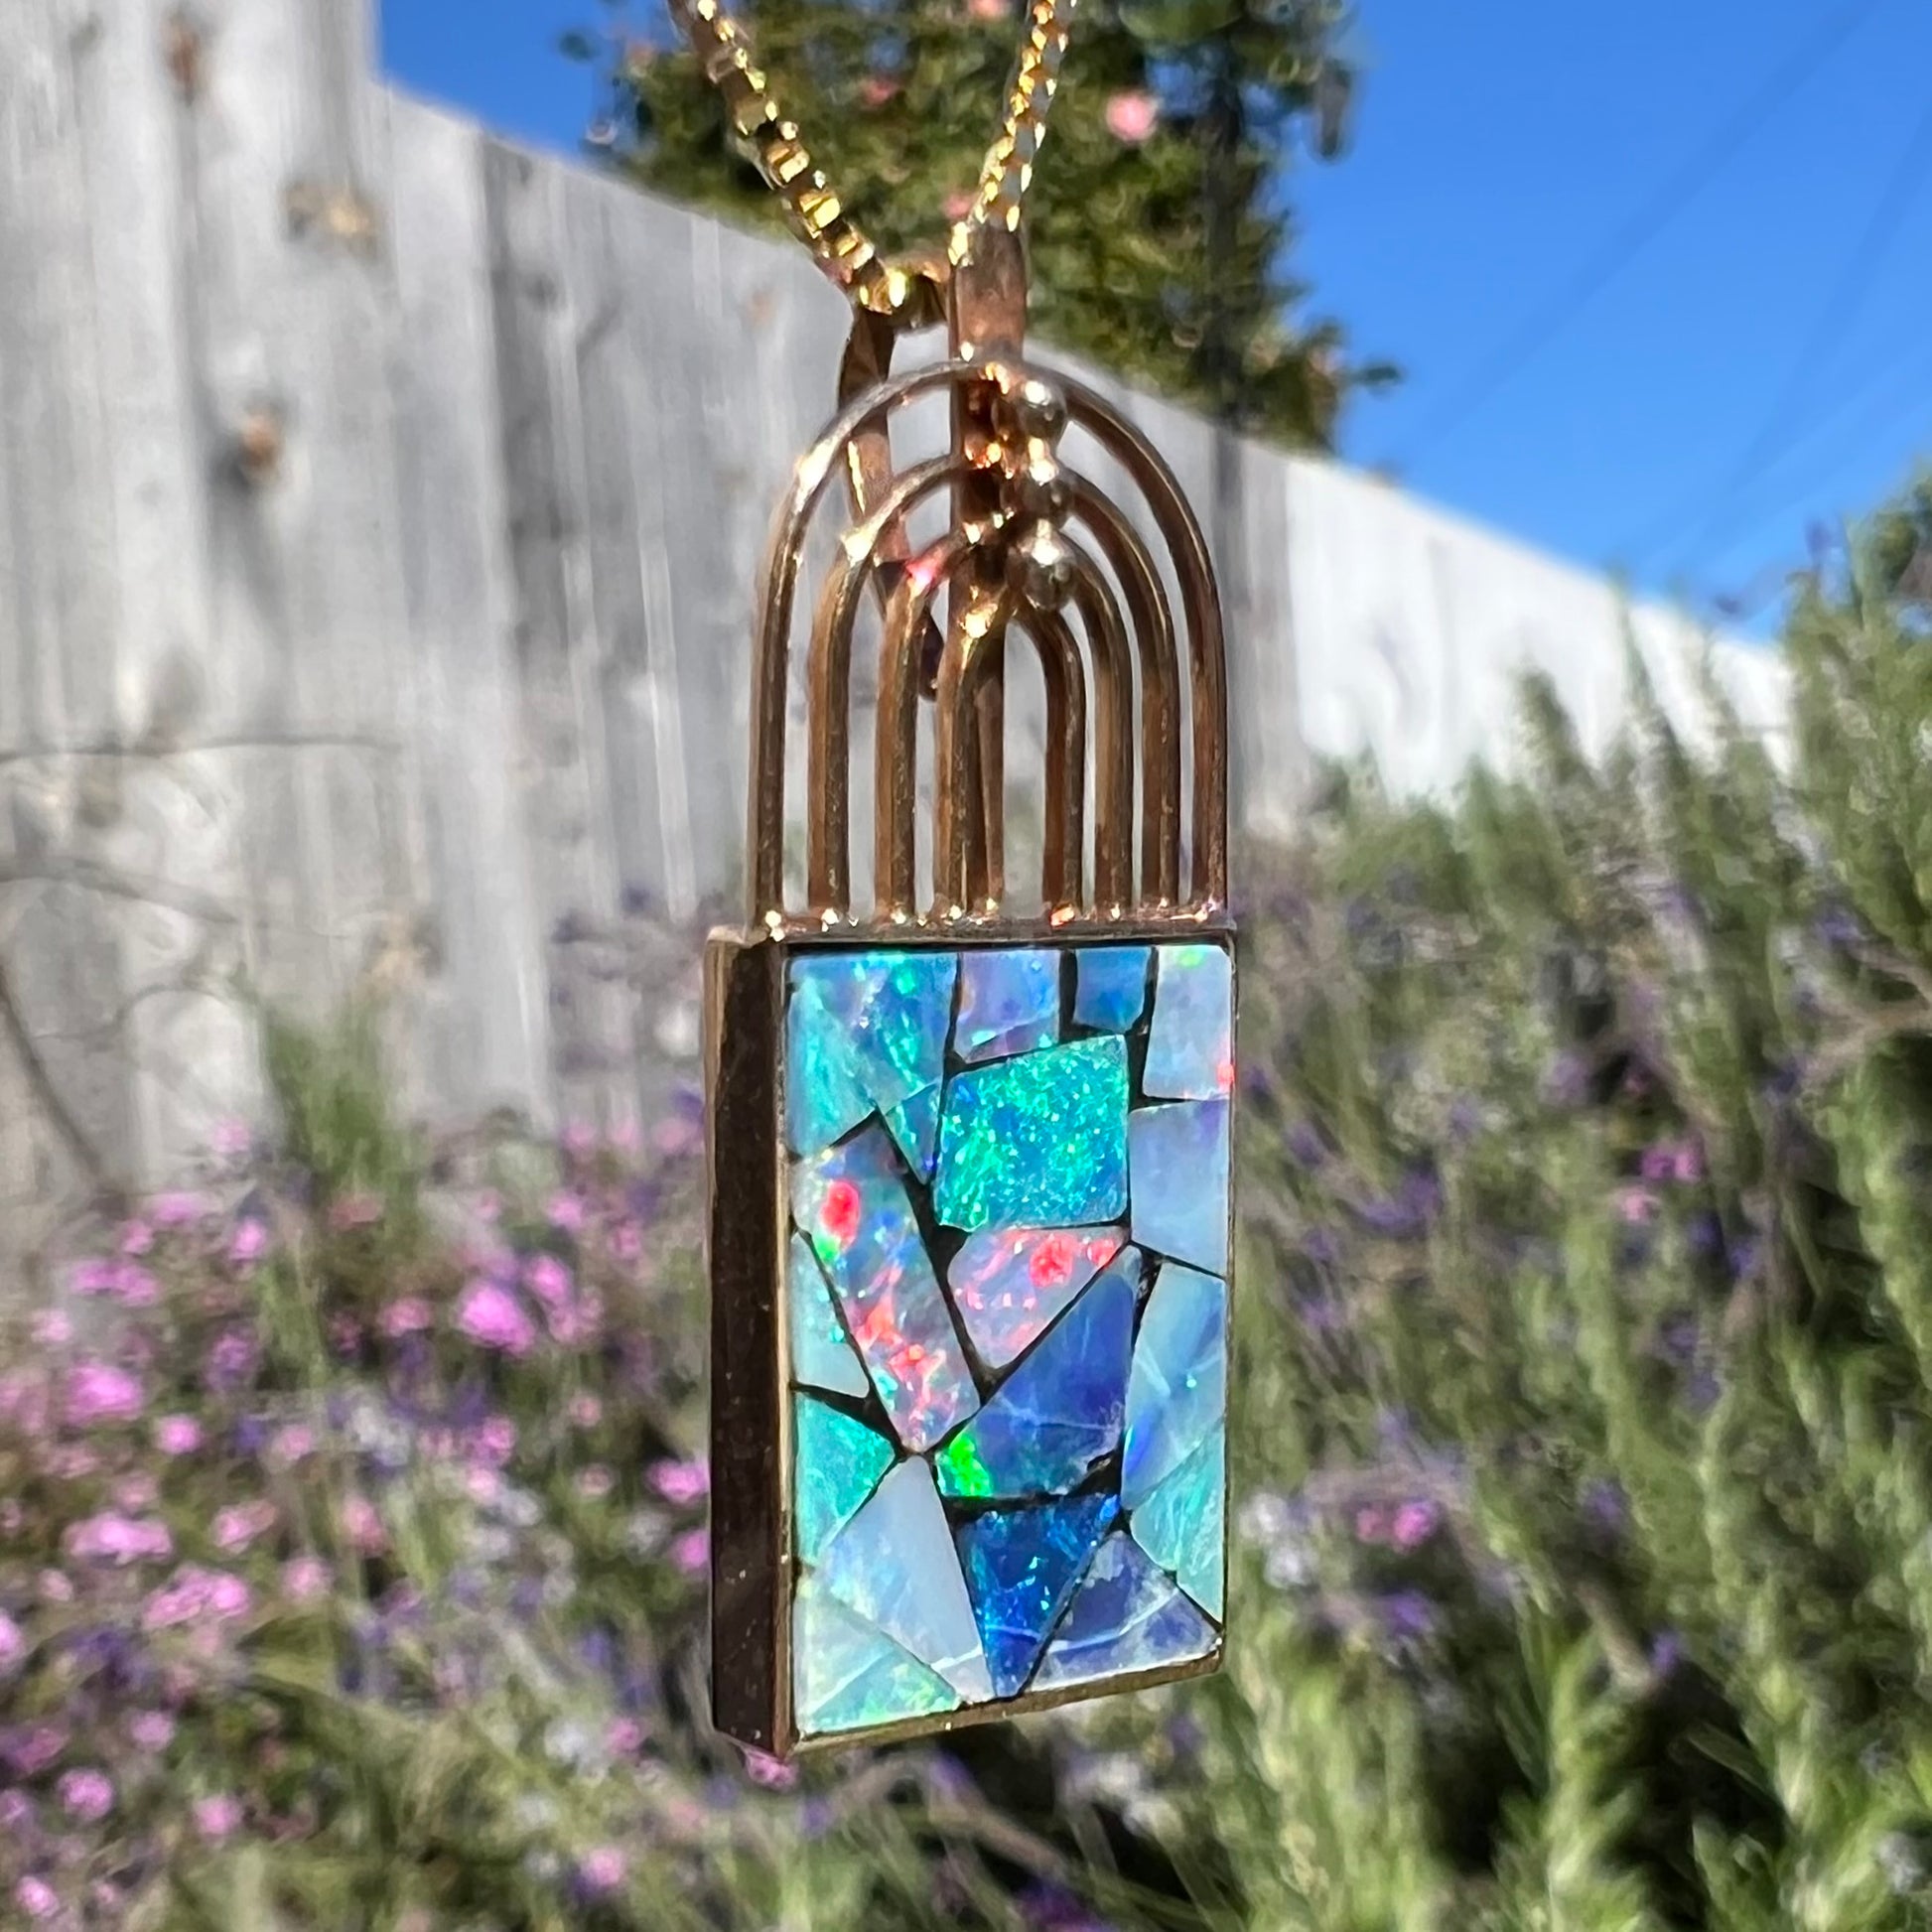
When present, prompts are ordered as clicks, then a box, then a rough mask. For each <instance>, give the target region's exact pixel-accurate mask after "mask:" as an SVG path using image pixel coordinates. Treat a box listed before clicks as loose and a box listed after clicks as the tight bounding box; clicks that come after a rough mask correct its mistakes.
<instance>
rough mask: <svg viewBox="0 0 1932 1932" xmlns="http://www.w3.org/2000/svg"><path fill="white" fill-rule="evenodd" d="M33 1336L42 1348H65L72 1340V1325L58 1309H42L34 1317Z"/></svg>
mask: <svg viewBox="0 0 1932 1932" xmlns="http://www.w3.org/2000/svg"><path fill="white" fill-rule="evenodd" d="M33 1336H34V1339H35V1340H36V1341H37V1342H39V1343H40V1344H41V1346H42V1347H43V1348H65V1347H66V1346H67V1345H68V1343H69V1342H70V1341H71V1340H72V1339H73V1323H72V1321H70V1320H69V1318H68V1316H67V1315H65V1314H63V1313H62V1312H61V1311H60V1310H59V1309H43V1310H42V1311H40V1313H39V1314H37V1315H35V1317H34V1326H33Z"/></svg>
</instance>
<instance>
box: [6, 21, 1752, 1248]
mask: <svg viewBox="0 0 1932 1932" xmlns="http://www.w3.org/2000/svg"><path fill="white" fill-rule="evenodd" d="M371 46H372V25H371V21H370V18H369V11H368V6H367V0H193V4H183V5H179V6H177V5H175V4H174V3H173V0H8V7H7V35H6V48H5V52H4V54H3V55H0V1252H6V1251H8V1250H12V1251H16V1252H17V1251H19V1250H20V1249H21V1248H23V1247H25V1246H27V1245H29V1244H31V1242H32V1241H33V1240H34V1239H35V1238H36V1235H37V1233H38V1231H39V1230H40V1229H42V1228H43V1227H44V1226H45V1225H46V1223H47V1221H48V1218H49V1217H50V1216H51V1215H52V1214H54V1213H55V1212H57V1211H58V1209H59V1207H60V1204H61V1203H62V1202H64V1201H66V1200H69V1199H70V1198H72V1197H73V1196H74V1195H75V1194H76V1193H77V1192H79V1191H80V1190H82V1189H84V1188H85V1187H86V1186H88V1185H89V1184H91V1183H93V1182H96V1181H99V1180H103V1179H105V1180H109V1181H121V1182H128V1183H132V1184H137V1185H138V1184H141V1183H143V1182H145V1181H148V1180H150V1179H153V1178H155V1177H158V1176H159V1175H161V1174H163V1173H168V1172H169V1171H171V1170H172V1169H174V1168H175V1167H176V1166H177V1165H178V1164H179V1163H181V1162H183V1161H184V1160H186V1159H187V1158H188V1157H189V1155H190V1154H191V1152H192V1151H193V1150H195V1149H196V1148H198V1147H200V1146H201V1145H203V1144H204V1143H205V1141H206V1139H207V1134H208V1132H209V1130H210V1128H211V1126H212V1124H213V1123H214V1122H215V1121H216V1120H217V1119H218V1118H220V1117H222V1116H226V1115H231V1114H237V1113H240V1114H246V1113H247V1112H248V1111H249V1109H250V1108H251V1106H252V1105H253V1104H254V1100H255V1081H256V1075H255V1064H256V1059H255V1049H254V1024H253V1015H254V1013H255V1011H256V1002H257V1001H259V1000H262V999H267V1000H273V1001H286V1002H293V1003H297V1004H300V1005H302V1006H305V1007H308V1008H311V1009H315V1008H319V1007H321V1006H323V1005H325V1004H326V1003H328V1002H329V1001H331V1000H334V999H337V998H339V997H340V996H341V995H342V994H343V993H344V992H345V989H347V988H349V987H351V986H352V985H355V984H356V983H358V982H367V981H371V980H373V981H376V982H380V983H382V984H384V985H386V987H387V988H388V990H389V991H390V993H391V994H392V995H393V998H394V1001H395V1006H396V1011H397V1013H398V1014H399V1015H400V1016H401V1022H402V1024H401V1025H400V1027H399V1037H400V1039H401V1041H402V1046H403V1062H404V1066H405V1071H406V1077H407V1078H408V1080H409V1081H410V1083H411V1085H412V1088H413V1093H414V1098H415V1099H416V1101H417V1102H418V1103H419V1104H420V1105H421V1106H422V1107H423V1108H424V1109H425V1110H427V1111H430V1112H433V1113H439V1114H442V1115H445V1116H452V1115H456V1116H461V1115H469V1114H475V1113H478V1112H481V1111H483V1110H484V1109H486V1108H489V1107H491V1106H494V1105H497V1104H499V1103H508V1104H512V1105H516V1106H519V1107H521V1108H524V1109H527V1110H529V1111H530V1112H532V1113H533V1114H535V1115H536V1116H538V1117H540V1118H554V1117H556V1116H558V1115H560V1114H567V1115H583V1116H587V1117H590V1118H593V1119H601V1120H603V1121H605V1122H606V1123H612V1124H615V1123H617V1122H621V1121H624V1120H633V1119H637V1118H640V1117H641V1116H643V1115H646V1114H647V1113H648V1112H649V1110H650V1109H651V1107H652V1106H653V1104H654V1100H655V1096H656V1093H657V1090H658V1085H659V1083H661V1081H662V1080H663V1079H664V1078H665V1077H667V1076H666V1072H665V1069H666V1068H667V1067H676V1066H677V1065H679V1064H680V1063H683V1062H686V1061H688V1059H689V1057H690V1054H691V1052H692V1049H693V1046H694V1043H695V1041H694V1035H695V1020H694V1013H693V1009H692V1006H691V1002H690V994H691V990H692V988H691V981H690V972H689V962H688V960H687V959H686V957H685V950H686V949H685V946H684V942H683V938H682V933H683V931H684V928H685V923H686V922H687V921H688V920H689V918H690V917H691V916H692V915H693V914H694V913H695V912H696V911H698V910H699V909H700V908H701V907H702V906H703V904H704V903H705V902H707V901H708V900H709V899H711V898H713V897H715V896H717V895H718V894H720V892H721V891H722V890H724V889H726V888H727V887H728V885H729V884H730V882H731V879H732V876H733V873H734V869H735V866H736V863H737V854H738V848H739V839H740V824H741V814H742V802H741V801H742V798H743V795H744V745H745V730H744V718H745V711H746V702H747V689H746V668H747V661H748V660H747V651H746V645H745V636H746V629H747V616H748V610H749V590H750V581H751V574H752V571H753V569H754V567H755V562H756V559H757V556H758V553H759V547H760V543H761V538H762V534H763V529H764V525H765V522H766V518H767V515H768V511H769V506H770V504H771V503H772V501H773V500H774V498H775V495H776V493H777V491H778V488H779V486H780V484H781V483H782V481H783V478H784V476H785V474H786V471H787V468H788V465H789V462H790V460H791V457H792V455H793V453H794V452H795V451H797V450H798V449H799V448H801V447H802V446H803V445H804V444H805V443H806V442H807V441H808V440H809V439H810V438H811V437H812V435H813V434H814V433H815V432H816V431H817V429H818V428H819V427H820V426H821V423H822V420H823V418H824V416H825V415H826V414H827V400H828V397H829V393H830V385H831V374H832V369H833V366H834V359H835V356H836V353H837V349H838V347H839V344H840V341H841V337H842V322H843V317H842V313H841V307H840V304H839V302H838V300H837V298H836V297H835V296H834V295H833V294H832V293H831V292H830V291H828V290H827V289H825V288H824V287H823V286H822V285H821V284H820V283H819V282H818V280H817V278H816V276H815V275H814V273H813V271H812V270H811V269H810V268H809V266H807V265H805V264H804V263H803V262H801V261H800V260H799V258H798V256H797V255H796V254H795V253H794V252H791V251H788V250H786V249H783V248H780V247H773V246H769V245H767V244H765V243H763V242H761V241H759V240H756V239H750V238H747V237H745V236H742V235H740V234H737V233H734V232H731V231H729V230H726V229H723V228H721V227H719V226H717V225H716V224H714V223H712V222H709V221H706V220H701V219H698V218H695V217H693V216H691V215H689V214H686V213H684V212H681V211H680V210H678V209H676V208H672V207H665V206H662V205H660V204H656V203H653V202H651V201H649V200H646V199H644V198H642V197H639V196H637V195H636V194H634V193H631V192H629V191H627V190H626V189H624V188H623V187H622V186H621V185H619V184H617V183H615V182H612V181H608V180H605V179H601V178H599V177H598V176H596V175H595V174H593V173H590V172H587V171H584V170H580V169H577V168H573V167H571V166H569V165H567V164H565V163H562V162H559V161H555V160H550V159H545V158H540V157H537V156H533V155H530V154H527V153H524V152H521V151H519V150H517V149H515V148H513V147H510V146H508V145H506V144H504V143H502V142H499V141H495V140H492V139H491V138H489V137H488V136H487V135H486V134H484V133H483V132H482V131H481V130H479V129H478V128H476V127H474V126H471V125H469V124H467V123H466V122H464V121H462V120H460V119H457V118H455V117H453V116H451V115H449V114H446V113H442V112H439V111H437V110H435V109H432V108H429V107H426V106H423V105H421V104H419V103H417V102H415V101H411V100H407V99H403V98H400V97H398V96H396V95H395V94H393V93H392V92H390V91H389V90H388V89H387V88H385V87H384V86H382V85H381V84H380V83H379V81H377V80H376V79H375V78H374V77H373V72H372V67H371ZM1131 407H1132V413H1133V414H1134V415H1135V416H1136V417H1137V418H1138V419H1139V420H1140V421H1141V422H1142V423H1143V425H1144V426H1145V427H1147V428H1149V429H1150V430H1151V431H1152V433H1153V434H1154V435H1155V437H1156V439H1157V440H1158V441H1159V442H1160V443H1161V444H1162V445H1163V447H1164V448H1165V449H1166V451H1167V453H1168V454H1169V456H1170V458H1171V460H1172V461H1173V464H1174V467H1175V469H1176V470H1177V471H1178V473H1179V474H1180V476H1181V479H1182V481H1183V482H1184V483H1186V484H1187V485H1188V486H1189V488H1190V489H1191V490H1192V491H1193V492H1194V494H1195V496H1196V500H1197V501H1198V502H1199V503H1200V504H1201V505H1202V507H1203V509H1204V510H1205V511H1206V512H1207V513H1208V520H1209V522H1210V526H1211V534H1212V535H1213V538H1214V540H1215V544H1216V548H1217V550H1218V552H1219V555H1220V561H1221V566H1222V570H1223V574H1224V578H1225V585H1226V592H1227V601H1228V604H1229V608H1230V615H1231V620H1232V632H1233V637H1234V639H1235V649H1236V656H1235V661H1234V665H1233V672H1232V677H1233V688H1234V692H1235V706H1234V710H1235V719H1236V736H1235V743H1234V746H1233V756H1234V770H1235V781H1236V813H1237V818H1238V821H1239V822H1240V824H1241V825H1242V826H1244V827H1246V828H1248V829H1251V830H1258V831H1274V830H1281V829H1285V828H1286V827H1288V826H1289V825H1290V824H1292V822H1293V819H1294V815H1295V811H1296V806H1297V802H1298V799H1299V798H1300V796H1301V795H1302V791H1303V787H1304V785H1305V783H1306V779H1307V773H1308V770H1309V760H1310V757H1311V753H1315V752H1354V751H1362V750H1367V751H1372V752H1375V753H1377V754H1378V755H1379V756H1380V757H1381V759H1382V760H1383V763H1384V766H1385V769H1386V770H1387V772H1388V773H1389V775H1390V777H1391V779H1392V780H1393V781H1395V782H1397V783H1399V784H1404V785H1428V786H1434V785H1442V784H1447V783H1449V782H1450V781H1452V779H1453V778H1454V777H1455V775H1456V774H1457V772H1458V771H1459V770H1460V769H1461V768H1462V766H1463V764H1464V763H1465V761H1466V760H1467V759H1468V758H1469V757H1470V756H1471V755H1473V754H1475V753H1477V752H1479V751H1480V752H1490V753H1494V752H1497V751H1499V750H1500V749H1502V748H1501V746H1500V744H1499V742H1498V735H1499V733H1501V732H1502V731H1503V730H1504V725H1503V721H1504V720H1505V718H1506V716H1507V710H1508V689H1509V680H1510V678H1511V676H1512V675H1513V673H1514V670H1515V669H1516V668H1517V667H1519V666H1521V665H1522V664H1524V663H1539V664H1542V665H1544V666H1546V667H1548V668H1549V669H1550V670H1551V671H1552V672H1553V673H1554V674H1555V676H1556V678H1557V681H1558V683H1559V685H1560V687H1561V688H1562V689H1563V691H1564V692H1565V694H1566V696H1567V697H1568V699H1569V701H1570V702H1571V704H1572V706H1573V708H1574V710H1575V712H1576V714H1577V716H1578V717H1579V719H1580V721H1581V723H1582V726H1583V728H1584V731H1585V733H1586V735H1587V736H1588V737H1590V738H1600V737H1601V736H1602V735H1603V733H1604V732H1605V731H1606V730H1607V729H1608V728H1609V725H1610V722H1611V720H1612V718H1613V716H1614V713H1615V710H1616V705H1617V701H1618V696H1619V693H1620V690H1621V686H1622V679H1623V669H1622V643H1623V634H1624V633H1623V624H1624V614H1623V613H1622V612H1621V611H1620V609H1619V607H1618V604H1617V601H1616V599H1615V598H1614V597H1613V595H1612V594H1611V592H1610V590H1609V588H1608V587H1607V586H1606V585H1604V584H1602V583H1600V582H1597V581H1595V580H1592V579H1590V578H1587V577H1586V576H1584V575H1582V574H1580V573H1578V572H1575V571H1572V570H1568V569H1565V568H1563V567H1561V566H1559V565H1556V564H1553V563H1550V562H1548V561H1546V560H1544V559H1541V558H1539V557H1536V556H1534V555H1532V554H1530V553H1527V552H1525V551H1523V550H1521V549H1520V548H1517V547H1515V546H1512V545H1509V544H1507V543H1504V542H1502V541H1499V540H1498V539H1496V538H1493V537H1491V536H1489V535H1487V534H1485V533H1482V532H1480V531H1476V530H1473V529H1471V528H1469V527H1467V526H1465V525H1462V524H1460V523H1457V522H1455V521H1453V520H1452V519H1450V518H1449V517H1446V516H1443V515H1441V514H1438V513H1437V512H1435V511H1433V510H1430V509H1428V508H1426V507H1425V506H1423V505H1420V504H1418V503H1415V502H1413V501H1411V500H1409V499H1407V498H1405V497H1403V496H1402V495H1400V494H1399V493H1397V492H1395V491H1393V490H1391V489H1389V488H1387V487H1385V486H1382V485H1379V484H1377V483H1371V482H1368V481H1366V480H1364V479H1362V478H1360V477H1357V476H1352V475H1350V474H1349V473H1347V472H1346V471H1344V470H1342V469H1339V468H1337V467H1335V466H1333V465H1329V464H1325V463H1318V462H1309V461H1299V460H1294V459H1287V458H1284V457H1282V456H1280V455H1278V454H1275V453H1273V452H1269V451H1265V450H1262V449H1260V448H1257V447H1253V446H1248V445H1241V444H1233V443H1229V442H1227V441H1225V440H1218V439H1217V438H1216V436H1215V434H1214V433H1213V432H1212V431H1211V430H1210V429H1209V428H1208V427H1206V426H1205V425H1203V424H1201V423H1199V422H1198V421H1195V420H1193V419H1191V418H1189V417H1187V416H1185V415H1183V414H1181V413H1180V412H1177V411H1175V410H1173V409H1171V408H1168V407H1166V406H1164V405H1161V404H1158V403H1155V402H1151V401H1148V400H1146V399H1135V400H1134V401H1133V402H1132V405H1131ZM1630 623H1631V625H1632V628H1633V630H1634V634H1635V636H1636V638H1637V640H1638V642H1639V644H1640V645H1641V647H1642V648H1643V649H1644V651H1645V653H1646V655H1647V656H1648V657H1649V658H1650V660H1651V662H1652V664H1653V667H1654V669H1655V671H1656V674H1657V676H1658V678H1659V681H1660V683H1661V685H1662V686H1663V688H1664V690H1665V692H1666V695H1667V697H1669V698H1671V699H1672V701H1673V702H1681V701H1682V699H1683V696H1684V694H1685V693H1686V691H1687V690H1688V688H1689V687H1688V682H1687V680H1688V676H1689V669H1690V657H1691V648H1692V646H1693V644H1694V642H1695V640H1694V639H1693V638H1692V637H1691V636H1690V634H1689V632H1688V630H1687V628H1686V627H1685V626H1684V625H1682V624H1681V623H1679V622H1678V621H1676V620H1674V619H1672V618H1671V617H1669V616H1668V615H1666V614H1663V613H1660V612H1656V611H1638V612H1636V613H1634V614H1631V615H1630ZM1719 655H1720V660H1721V664H1722V668H1723V670H1724V674H1725V677H1726V679H1727V680H1728V681H1729V682H1730V683H1731V685H1732V686H1733V688H1734V689H1735V690H1736V692H1737V693H1738V696H1739V701H1740V703H1741V704H1742V705H1743V707H1744V708H1745V710H1746V711H1747V712H1748V713H1749V714H1751V715H1753V716H1756V717H1760V718H1762V719H1764V720H1765V721H1766V722H1767V723H1772V722H1774V721H1775V719H1776V716H1777V714H1778V710H1779V706H1780V679H1779V674H1778V672H1777V669H1776V667H1775V665H1773V664H1771V663H1770V662H1768V661H1767V660H1763V659H1754V658H1753V657H1751V656H1750V655H1749V654H1748V653H1740V652H1737V651H1734V650H1729V649H1721V650H1720V653H1719ZM1015 761H1016V763H1023V762H1024V760H1023V759H1018V758H1016V760H1015Z"/></svg>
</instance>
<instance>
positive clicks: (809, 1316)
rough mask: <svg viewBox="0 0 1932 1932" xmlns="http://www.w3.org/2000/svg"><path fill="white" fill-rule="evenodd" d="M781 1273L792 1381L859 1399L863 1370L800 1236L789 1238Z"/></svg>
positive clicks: (820, 1272)
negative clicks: (786, 1298)
mask: <svg viewBox="0 0 1932 1932" xmlns="http://www.w3.org/2000/svg"><path fill="white" fill-rule="evenodd" d="M785 1270H786V1277H787V1280H786V1286H787V1289H788V1291H789V1293H790V1297H791V1309H790V1317H789V1318H790V1323H791V1379H792V1380H793V1381H794V1382H803V1383H804V1384H805V1385H806V1387H808V1388H813V1389H832V1390H835V1391H836V1392H837V1393H838V1394H840V1395H864V1394H865V1392H866V1386H867V1384H866V1371H865V1370H864V1369H863V1368H862V1367H860V1365H859V1358H858V1356H857V1355H855V1354H854V1353H853V1352H852V1344H851V1342H849V1341H848V1340H847V1339H846V1334H845V1323H844V1322H843V1321H841V1320H840V1319H839V1311H838V1310H837V1309H835V1308H834V1307H833V1306H832V1291H831V1290H830V1289H829V1288H828V1287H827V1286H826V1285H825V1275H824V1271H823V1270H822V1269H821V1268H820V1267H819V1265H818V1262H817V1259H816V1258H815V1257H814V1255H813V1254H812V1248H811V1243H810V1242H809V1241H807V1240H806V1239H805V1237H804V1236H803V1235H802V1234H799V1233H796V1232H794V1233H793V1235H792V1237H791V1253H790V1256H789V1257H788V1259H787V1261H786V1264H785Z"/></svg>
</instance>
